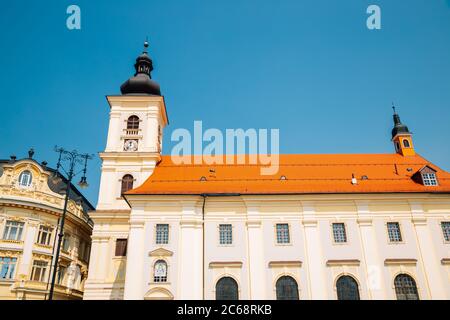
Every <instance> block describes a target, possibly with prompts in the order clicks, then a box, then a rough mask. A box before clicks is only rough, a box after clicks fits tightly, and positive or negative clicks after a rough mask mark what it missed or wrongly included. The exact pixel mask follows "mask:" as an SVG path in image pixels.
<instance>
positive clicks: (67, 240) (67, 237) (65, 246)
mask: <svg viewBox="0 0 450 320" xmlns="http://www.w3.org/2000/svg"><path fill="white" fill-rule="evenodd" d="M69 249H70V235H69V234H67V233H66V234H65V235H64V237H63V246H62V250H63V251H65V252H69Z"/></svg>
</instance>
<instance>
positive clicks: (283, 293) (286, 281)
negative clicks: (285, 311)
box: [276, 276, 298, 300]
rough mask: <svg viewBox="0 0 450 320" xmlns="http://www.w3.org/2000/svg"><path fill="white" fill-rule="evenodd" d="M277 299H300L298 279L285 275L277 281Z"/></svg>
mask: <svg viewBox="0 0 450 320" xmlns="http://www.w3.org/2000/svg"><path fill="white" fill-rule="evenodd" d="M276 288H277V300H298V286H297V281H295V279H294V278H292V277H289V276H283V277H281V278H280V279H278V281H277V285H276Z"/></svg>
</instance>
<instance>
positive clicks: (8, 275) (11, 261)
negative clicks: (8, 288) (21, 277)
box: [0, 257, 17, 280]
mask: <svg viewBox="0 0 450 320" xmlns="http://www.w3.org/2000/svg"><path fill="white" fill-rule="evenodd" d="M16 263H17V258H10V257H0V279H6V280H10V279H14V270H15V269H16Z"/></svg>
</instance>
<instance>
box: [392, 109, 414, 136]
mask: <svg viewBox="0 0 450 320" xmlns="http://www.w3.org/2000/svg"><path fill="white" fill-rule="evenodd" d="M393 118H394V128H393V129H392V138H394V137H395V136H396V135H397V134H401V133H408V134H409V133H411V132H409V130H408V127H407V126H406V125H404V124H403V123H402V122H401V121H400V116H399V115H398V114H397V112H395V108H394V115H393Z"/></svg>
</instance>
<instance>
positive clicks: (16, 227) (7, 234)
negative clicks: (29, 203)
mask: <svg viewBox="0 0 450 320" xmlns="http://www.w3.org/2000/svg"><path fill="white" fill-rule="evenodd" d="M23 226H24V223H23V222H18V221H6V226H5V231H4V232H3V239H4V240H16V241H19V240H22V231H23Z"/></svg>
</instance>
